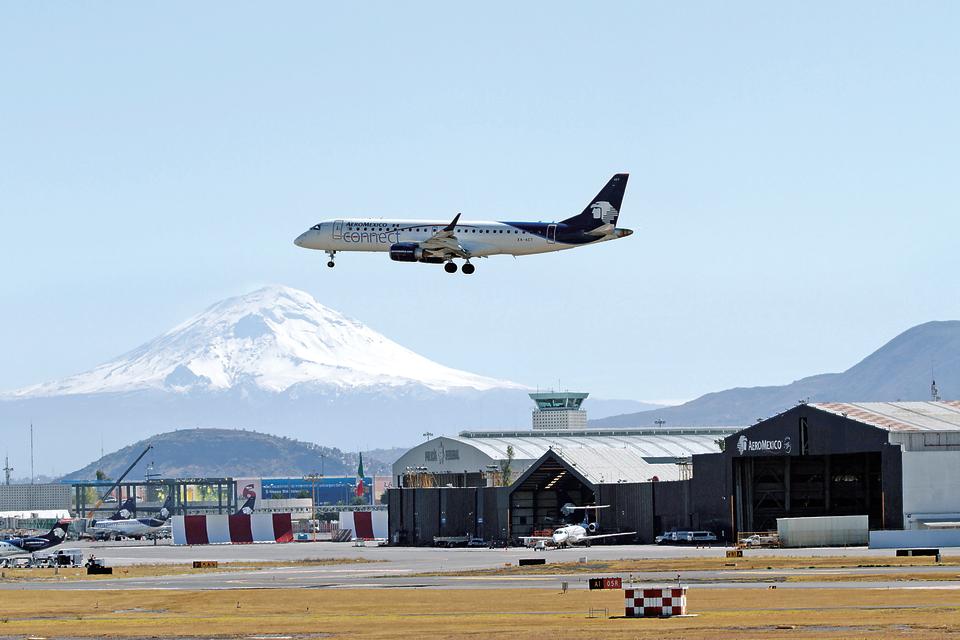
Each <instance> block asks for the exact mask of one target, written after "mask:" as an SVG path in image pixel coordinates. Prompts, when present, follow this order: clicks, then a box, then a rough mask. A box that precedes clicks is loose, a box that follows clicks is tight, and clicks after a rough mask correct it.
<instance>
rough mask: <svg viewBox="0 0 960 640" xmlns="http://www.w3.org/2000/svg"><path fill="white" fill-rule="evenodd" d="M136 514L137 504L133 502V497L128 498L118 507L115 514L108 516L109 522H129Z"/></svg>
mask: <svg viewBox="0 0 960 640" xmlns="http://www.w3.org/2000/svg"><path fill="white" fill-rule="evenodd" d="M136 514H137V503H136V502H135V501H134V499H133V496H130V497H129V498H127V499H126V501H125V502H124V503H123V504H122V505H120V508H119V509H117V512H116V513H115V514H113V515H112V516H110V520H129V519H130V518H132V517H134V516H135V515H136Z"/></svg>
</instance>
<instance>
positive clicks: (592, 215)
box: [563, 173, 630, 231]
mask: <svg viewBox="0 0 960 640" xmlns="http://www.w3.org/2000/svg"><path fill="white" fill-rule="evenodd" d="M629 177H630V174H628V173H618V174H616V175H614V176H613V177H612V178H610V181H609V182H608V183H607V184H606V186H605V187H604V188H603V189H601V190H600V193H598V194H597V196H596V197H595V198H594V199H593V200H591V201H590V204H588V205H587V208H586V209H584V210H583V211H582V212H581V213H580V214H578V215H575V216H573V217H572V218H567V219H566V220H564V221H563V223H564V224H565V225H567V226H568V227H572V228H574V229H580V230H582V231H592V230H593V229H596V228H597V227H602V226H604V225H608V224H609V225H613V226H614V227H616V226H617V218H618V217H619V216H620V205H622V204H623V194H624V192H625V191H626V190H627V178H629Z"/></svg>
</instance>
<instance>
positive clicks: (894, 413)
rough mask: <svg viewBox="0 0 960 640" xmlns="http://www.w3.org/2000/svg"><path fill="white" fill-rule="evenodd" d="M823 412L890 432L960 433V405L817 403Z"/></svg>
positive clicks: (948, 402)
mask: <svg viewBox="0 0 960 640" xmlns="http://www.w3.org/2000/svg"><path fill="white" fill-rule="evenodd" d="M810 406H811V407H814V408H816V409H820V410H821V411H828V412H830V413H833V414H836V415H839V416H844V417H846V418H849V419H850V420H856V421H857V422H862V423H864V424H869V425H871V426H873V427H877V428H878V429H885V430H887V431H960V402H958V401H955V400H952V401H946V402H817V403H812V404H811V405H810Z"/></svg>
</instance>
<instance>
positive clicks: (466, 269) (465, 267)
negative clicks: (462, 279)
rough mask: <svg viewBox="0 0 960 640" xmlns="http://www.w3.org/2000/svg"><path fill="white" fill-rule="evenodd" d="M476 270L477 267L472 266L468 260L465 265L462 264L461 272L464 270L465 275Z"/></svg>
mask: <svg viewBox="0 0 960 640" xmlns="http://www.w3.org/2000/svg"><path fill="white" fill-rule="evenodd" d="M476 270H477V268H476V267H474V266H473V265H472V264H470V263H469V262H468V263H466V264H465V265H463V272H464V273H465V274H467V275H470V274H471V273H473V272H474V271H476ZM451 273H453V272H452V271H451Z"/></svg>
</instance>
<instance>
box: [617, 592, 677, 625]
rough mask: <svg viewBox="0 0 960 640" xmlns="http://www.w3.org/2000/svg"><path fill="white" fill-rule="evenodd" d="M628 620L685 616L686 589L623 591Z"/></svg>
mask: <svg viewBox="0 0 960 640" xmlns="http://www.w3.org/2000/svg"><path fill="white" fill-rule="evenodd" d="M623 594H624V596H625V597H626V616H627V617H628V618H666V617H669V616H683V615H686V614H687V588H686V587H666V588H656V589H624V590H623Z"/></svg>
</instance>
